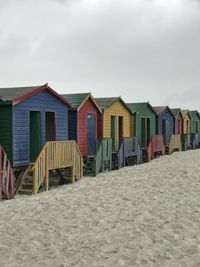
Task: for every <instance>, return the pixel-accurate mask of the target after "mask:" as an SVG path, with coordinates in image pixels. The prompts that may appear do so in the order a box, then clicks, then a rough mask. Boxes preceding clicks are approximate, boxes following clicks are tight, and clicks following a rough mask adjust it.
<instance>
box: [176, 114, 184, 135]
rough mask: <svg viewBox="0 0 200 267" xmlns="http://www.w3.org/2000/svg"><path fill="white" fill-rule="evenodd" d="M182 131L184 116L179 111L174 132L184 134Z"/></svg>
mask: <svg viewBox="0 0 200 267" xmlns="http://www.w3.org/2000/svg"><path fill="white" fill-rule="evenodd" d="M182 133H183V118H182V116H181V114H180V112H179V113H178V116H177V117H176V119H175V126H174V134H182Z"/></svg>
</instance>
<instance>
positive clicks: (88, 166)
mask: <svg viewBox="0 0 200 267" xmlns="http://www.w3.org/2000/svg"><path fill="white" fill-rule="evenodd" d="M84 175H86V176H96V156H95V155H89V156H86V157H85V159H84Z"/></svg>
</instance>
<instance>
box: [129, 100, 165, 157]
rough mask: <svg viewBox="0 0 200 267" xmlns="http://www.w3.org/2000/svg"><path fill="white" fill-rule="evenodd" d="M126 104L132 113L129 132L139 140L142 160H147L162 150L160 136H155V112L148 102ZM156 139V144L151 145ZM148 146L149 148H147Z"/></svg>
mask: <svg viewBox="0 0 200 267" xmlns="http://www.w3.org/2000/svg"><path fill="white" fill-rule="evenodd" d="M127 106H128V107H129V109H130V110H131V111H132V113H133V115H132V117H133V118H132V121H131V133H132V135H133V136H136V137H137V138H138V140H139V144H140V146H141V149H142V158H143V161H148V160H150V159H152V158H153V157H154V154H155V153H159V152H160V153H162V152H163V142H162V138H160V137H158V136H156V122H157V113H156V112H155V110H154V109H153V107H152V106H151V104H150V103H149V102H141V103H127ZM152 137H153V138H152ZM156 139H157V142H156V143H157V146H152V142H153V140H154V143H155V141H156ZM159 142H161V143H160V144H159ZM150 146H151V149H149V148H148V147H150ZM149 153H150V154H149Z"/></svg>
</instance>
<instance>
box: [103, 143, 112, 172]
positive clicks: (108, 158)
mask: <svg viewBox="0 0 200 267" xmlns="http://www.w3.org/2000/svg"><path fill="white" fill-rule="evenodd" d="M106 169H108V170H111V169H112V139H111V138H103V139H102V167H101V170H102V171H105V170H106Z"/></svg>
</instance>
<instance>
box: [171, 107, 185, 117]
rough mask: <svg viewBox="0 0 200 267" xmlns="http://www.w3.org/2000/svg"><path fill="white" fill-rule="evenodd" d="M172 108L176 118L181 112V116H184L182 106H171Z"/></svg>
mask: <svg viewBox="0 0 200 267" xmlns="http://www.w3.org/2000/svg"><path fill="white" fill-rule="evenodd" d="M170 110H171V112H172V113H173V115H174V117H175V118H176V117H177V116H178V114H179V112H180V113H181V116H182V117H183V115H182V112H181V109H180V108H170Z"/></svg>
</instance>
